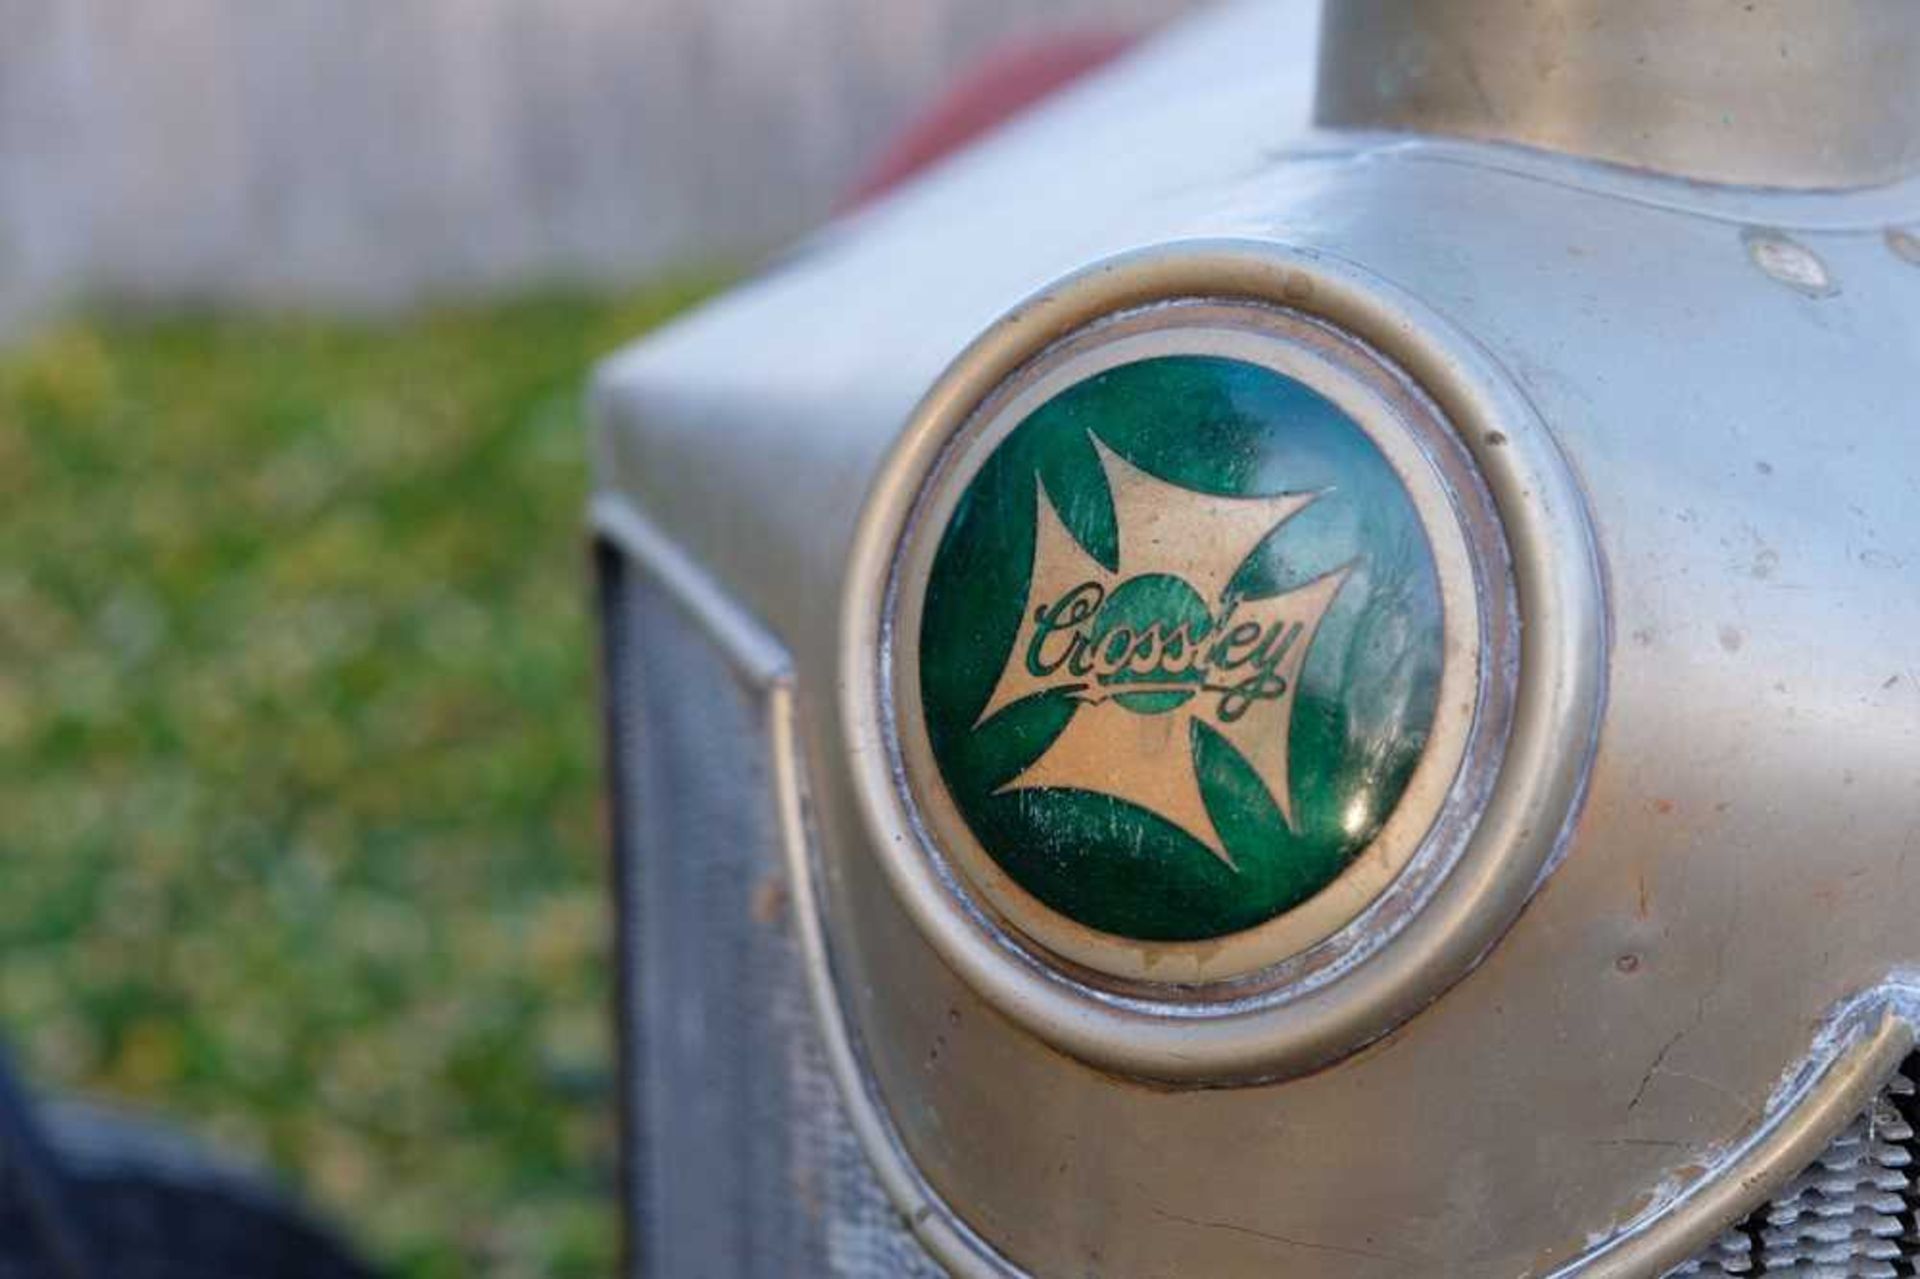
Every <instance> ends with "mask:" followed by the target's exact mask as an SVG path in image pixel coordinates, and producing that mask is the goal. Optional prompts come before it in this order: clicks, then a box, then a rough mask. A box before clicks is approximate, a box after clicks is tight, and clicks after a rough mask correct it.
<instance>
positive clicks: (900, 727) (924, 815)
mask: <svg viewBox="0 0 1920 1279" xmlns="http://www.w3.org/2000/svg"><path fill="white" fill-rule="evenodd" d="M1160 355H1217V356H1224V357H1227V358H1231V359H1235V360H1239V361H1243V362H1246V363H1251V364H1257V365H1259V366H1262V367H1265V368H1269V369H1271V370H1273V371H1275V372H1278V373H1281V374H1283V375H1285V376H1288V377H1291V378H1293V379H1295V380H1297V381H1300V382H1302V383H1304V384H1305V385H1307V386H1308V387H1310V388H1312V389H1313V390H1315V391H1318V392H1320V393H1321V394H1323V395H1325V396H1327V398H1329V399H1330V400H1332V401H1333V402H1334V403H1335V404H1336V405H1337V406H1338V407H1339V408H1340V409H1341V410H1342V411H1343V412H1345V413H1346V415H1347V416H1348V418H1349V419H1350V420H1351V421H1352V422H1353V423H1354V424H1355V426H1356V427H1357V428H1358V429H1360V430H1362V431H1363V432H1364V433H1365V434H1366V435H1367V436H1368V438H1370V439H1371V440H1373V442H1374V443H1375V445H1376V446H1377V447H1380V448H1381V449H1382V451H1383V452H1384V453H1386V454H1387V456H1388V460H1389V462H1390V464H1391V465H1392V466H1393V468H1394V470H1395V472H1396V474H1397V475H1398V476H1399V478H1400V480H1401V483H1402V485H1403V486H1404V487H1405V488H1406V490H1407V493H1408V496H1409V497H1410V498H1411V499H1412V501H1413V504H1414V506H1415V508H1416V509H1417V510H1418V512H1419V514H1420V517H1421V523H1422V525H1423V528H1424V529H1425V531H1426V533H1427V536H1428V539H1429V542H1430V544H1431V546H1432V549H1433V551H1434V554H1435V556H1436V558H1437V560H1438V561H1439V577H1440V585H1441V590H1442V594H1443V598H1444V612H1445V623H1444V626H1445V630H1444V634H1443V646H1444V658H1443V668H1444V674H1443V677H1442V685H1441V689H1440V693H1439V704H1438V707H1437V713H1436V721H1435V725H1434V729H1433V732H1432V735H1431V738H1430V740H1429V743H1428V745H1427V748H1426V750H1425V751H1424V752H1423V754H1422V757H1421V761H1420V764H1419V765H1418V767H1417V768H1416V770H1415V773H1414V776H1413V778H1412V780H1411V782H1410V784H1409V786H1408V788H1407V792H1406V794H1405V795H1403V796H1402V797H1401V798H1400V800H1399V801H1398V803H1396V805H1395V806H1394V808H1393V810H1392V813H1391V815H1390V816H1389V818H1388V820H1387V822H1386V825H1385V827H1384V828H1383V829H1382V830H1381V831H1380V832H1379V833H1378V834H1377V835H1376V836H1375V838H1374V839H1372V840H1371V841H1369V843H1368V844H1367V845H1366V846H1365V847H1364V848H1363V849H1362V850H1360V851H1359V852H1358V853H1357V854H1356V855H1355V857H1354V858H1353V860H1352V862H1351V863H1350V864H1349V865H1348V866H1347V867H1346V868H1345V869H1344V870H1342V871H1341V872H1340V874H1339V875H1337V876H1336V877H1335V878H1334V880H1333V881H1332V882H1331V883H1329V884H1328V885H1327V886H1325V887H1324V888H1322V889H1321V890H1320V891H1319V892H1317V893H1315V894H1314V895H1313V896H1312V897H1310V898H1309V899H1308V900H1306V901H1305V902H1302V903H1301V904H1299V905H1298V906H1295V907H1293V908H1292V909H1290V910H1286V911H1283V912H1282V913H1280V914H1279V915H1277V916H1276V917H1274V918H1272V919H1270V920H1268V921H1267V922H1265V923H1263V924H1260V925H1257V926H1255V927H1253V928H1250V929H1247V930H1244V931H1242V932H1237V933H1231V934H1228V935H1225V936H1221V937H1217V938H1209V939H1207V940H1203V941H1191V942H1153V943H1148V942H1141V941H1137V940H1134V939H1131V938H1126V937H1120V936H1116V935H1114V934H1110V933H1104V932H1100V931H1098V930H1096V929H1093V928H1090V927H1088V926H1086V925H1084V924H1081V923H1078V922H1076V921H1074V920H1072V919H1071V918H1068V917H1067V916H1065V915H1062V914H1061V913H1059V912H1057V911H1055V910H1054V909H1052V908H1051V907H1049V906H1047V905H1045V904H1044V903H1042V902H1040V901H1039V900H1038V899H1036V898H1034V897H1033V896H1032V895H1031V894H1030V893H1028V892H1027V891H1026V890H1024V889H1023V888H1022V887H1021V886H1020V885H1019V884H1018V883H1016V882H1014V880H1013V879H1012V877H1011V876H1009V875H1008V874H1007V873H1006V872H1005V871H1004V870H1002V869H1001V868H1000V866H999V865H998V863H997V862H996V861H995V860H994V859H993V857H992V856H991V855H990V854H989V853H988V852H987V851H986V849H985V848H984V847H983V846H982V845H981V843H980V840H979V839H978V837H977V836H976V835H975V834H974V832H973V830H972V829H971V827H970V826H969V825H968V823H967V821H966V820H965V818H964V817H962V815H961V814H960V811H959V809H958V807H957V805H956V803H955V801H954V798H953V796H952V794H951V792H950V791H949V789H948V788H947V786H946V784H945V782H944V780H943V779H942V778H941V775H940V768H939V764H938V761H937V760H936V758H935V755H934V751H933V747H932V743H931V741H930V740H929V738H928V735H927V729H926V723H925V716H924V713H923V708H922V704H921V701H920V695H919V689H918V687H917V683H918V681H917V673H918V670H919V636H920V630H921V614H922V606H923V604H924V595H923V593H922V592H921V590H919V589H917V588H919V587H921V586H924V584H925V583H926V581H927V579H928V576H929V575H930V573H931V570H932V563H933V557H934V554H935V552H936V550H937V548H938V545H939V542H940V538H941V536H942V533H943V532H944V530H945V528H946V525H947V522H948V520H949V519H950V518H951V516H952V513H953V511H954V509H955V508H956V507H957V505H958V504H959V502H960V500H961V498H962V496H963V494H964V493H965V491H966V488H967V486H968V485H969V484H970V483H971V482H972V480H973V478H974V476H975V475H977V474H978V471H979V468H980V466H981V465H982V464H984V462H985V461H986V460H987V458H988V457H989V456H991V454H992V452H993V450H994V449H995V448H997V447H998V446H999V444H1000V443H1001V442H1003V441H1004V440H1005V439H1006V437H1007V436H1008V435H1010V434H1011V433H1012V432H1013V431H1014V430H1015V429H1017V428H1018V426H1019V424H1020V423H1021V422H1022V421H1024V420H1025V418H1026V417H1027V415H1028V414H1029V413H1030V412H1031V411H1032V410H1033V409H1035V408H1037V407H1038V406H1039V405H1040V404H1042V403H1044V402H1045V401H1047V400H1048V399H1050V398H1051V397H1053V396H1054V395H1057V394H1059V393H1060V392H1062V391H1063V390H1065V389H1067V388H1068V387H1070V386H1072V385H1074V384H1076V383H1078V382H1080V381H1083V380H1085V379H1087V378H1090V377H1094V376H1097V375H1098V374H1099V373H1101V372H1104V371H1106V370H1108V369H1110V368H1114V367H1118V366H1119V365H1120V364H1123V363H1127V362H1130V361H1133V360H1136V359H1150V358H1154V357H1156V356H1160ZM1463 508H1464V509H1463ZM1469 526H1472V527H1473V528H1474V529H1476V530H1477V531H1478V532H1479V534H1480V537H1479V539H1478V540H1479V542H1480V545H1478V546H1475V545H1472V544H1471V543H1472V541H1473V540H1474V539H1473V538H1472V537H1471V536H1470V534H1469V531H1468V530H1469ZM1483 574H1485V575H1489V576H1494V577H1495V580H1492V581H1484V578H1483ZM1505 577H1506V572H1505V555H1504V547H1503V546H1501V545H1500V544H1499V540H1498V525H1497V521H1496V520H1495V518H1494V516H1493V513H1492V509H1491V499H1490V498H1488V497H1487V495H1486V494H1485V492H1484V491H1483V490H1482V489H1481V488H1480V485H1479V483H1478V478H1477V476H1475V475H1474V474H1473V473H1472V470H1471V465H1470V463H1468V461H1467V459H1466V457H1465V454H1464V451H1463V450H1462V449H1461V448H1460V447H1459V445H1458V444H1457V442H1455V441H1454V440H1453V439H1452V438H1451V433H1450V431H1449V429H1448V428H1447V426H1446V425H1445V423H1444V422H1443V421H1442V420H1441V419H1440V417H1439V413H1438V410H1437V409H1436V408H1435V407H1434V406H1433V404H1432V403H1431V402H1430V401H1428V400H1427V399H1426V398H1425V397H1424V396H1422V395H1420V393H1419V391H1418V388H1416V387H1414V386H1412V385H1411V384H1410V383H1408V382H1407V380H1406V379H1405V378H1404V377H1403V376H1401V375H1399V373H1398V371H1397V370H1395V369H1393V368H1392V367H1391V366H1389V365H1387V364H1385V363H1384V362H1383V361H1381V360H1379V358H1378V357H1377V356H1376V355H1374V353H1373V352H1371V351H1369V350H1367V349H1366V348H1365V347H1363V346H1362V345H1361V344H1359V343H1357V342H1355V341H1354V340H1353V339H1351V338H1349V337H1347V336H1346V335H1344V334H1341V333H1339V332H1338V331H1336V330H1333V329H1331V328H1328V327H1327V326H1326V325H1324V324H1322V323H1320V322H1317V321H1314V320H1311V319H1309V318H1308V317H1306V316H1304V315H1301V314H1300V313H1299V312H1297V311H1293V310H1291V309H1283V308H1280V307H1277V306H1274V305H1273V304H1271V303H1262V302H1256V301H1252V300H1249V299H1232V300H1210V299H1200V298H1190V299H1180V300H1170V301H1167V302H1164V303H1159V304H1155V305H1151V306H1147V307H1141V308H1136V309H1133V310H1130V311H1126V312H1122V313H1119V314H1115V315H1111V316H1108V317H1105V318H1103V319H1101V320H1097V321H1095V322H1093V323H1092V324H1089V325H1087V326H1085V327H1083V328H1081V329H1079V330H1077V331H1075V332H1074V333H1072V334H1070V335H1069V336H1067V337H1065V338H1063V339H1061V340H1060V341H1058V342H1056V343H1054V344H1052V345H1050V346H1049V347H1048V348H1047V349H1046V350H1045V351H1042V352H1040V353H1038V354H1037V355H1036V356H1035V357H1034V358H1033V359H1031V360H1029V361H1028V362H1027V363H1026V364H1024V365H1023V366H1022V367H1021V369H1020V370H1019V371H1017V372H1016V373H1015V374H1014V375H1013V376H1012V377H1011V378H1009V379H1008V380H1007V381H1006V382H1004V383H1002V384H1001V385H1000V386H999V387H997V388H995V390H994V392H993V393H992V394H991V395H989V396H988V397H987V398H986V400H984V401H983V402H982V403H981V404H980V405H979V406H978V407H977V408H976V409H975V410H974V411H973V412H972V413H970V414H969V415H968V417H967V420H966V421H965V422H964V423H962V424H961V425H960V427H959V429H958V431H957V432H956V434H955V436H954V438H953V439H952V440H951V442H950V443H949V444H948V445H947V447H946V448H945V449H944V450H943V451H942V456H941V458H940V460H939V462H938V463H937V464H936V465H935V466H934V467H933V468H932V470H931V471H930V472H929V473H928V474H927V475H926V476H925V477H924V479H923V481H922V486H921V491H920V493H919V494H918V495H917V498H916V501H915V504H914V508H913V510H912V512H911V513H910V515H909V518H908V522H907V526H906V529H905V532H904V534H903V538H902V542H901V547H900V553H899V555H898V557H897V559H896V563H895V566H894V571H893V575H892V581H891V582H890V584H889V588H888V595H887V598H888V601H889V604H888V615H887V616H886V617H885V618H884V619H883V621H882V627H883V630H882V639H881V645H880V649H879V654H880V659H881V662H882V665H883V668H884V669H883V674H882V679H883V682H885V683H886V684H887V685H888V691H887V696H888V705H889V708H890V710H891V712H892V718H893V720H894V722H893V723H891V724H888V725H885V726H883V728H884V730H885V736H886V745H887V749H888V750H889V753H890V755H891V756H892V762H893V764H894V767H895V768H896V770H897V772H898V774H899V776H900V778H901V781H902V784H903V786H904V787H905V789H906V791H907V793H908V799H909V802H910V803H911V805H912V807H913V810H914V816H915V818H916V819H917V820H916V826H917V827H918V828H919V830H920V831H921V832H922V833H923V835H924V837H925V840H924V842H925V843H926V845H927V851H928V854H929V855H930V856H932V857H934V858H936V859H937V860H939V861H941V862H942V863H944V865H943V869H944V870H945V872H946V873H947V878H948V880H949V882H950V884H951V885H952V887H953V890H954V891H955V892H956V893H957V894H959V895H961V896H963V897H966V898H968V899H970V900H968V901H967V902H966V905H967V906H968V907H969V908H970V909H972V910H974V911H975V912H976V913H978V914H979V915H980V916H981V917H982V919H983V920H984V921H985V922H986V923H987V924H988V925H989V926H992V927H996V928H998V929H1000V930H1001V931H1003V932H1004V933H1005V934H1007V936H1006V938H1005V940H1007V941H1008V942H1009V943H1010V944H1013V945H1018V946H1022V947H1023V948H1026V949H1028V950H1029V951H1030V952H1031V953H1032V956H1033V958H1034V959H1036V960H1037V961H1038V962H1040V963H1042V964H1054V965H1058V966H1059V967H1061V968H1062V969H1063V970H1064V971H1067V972H1071V973H1074V974H1075V975H1076V976H1077V977H1078V978H1079V979H1080V980H1083V981H1086V982H1088V983H1089V984H1091V985H1094V986H1097V987H1100V988H1102V989H1104V990H1106V991H1108V992H1109V993H1112V994H1114V995H1119V996H1127V997H1133V998H1137V999H1142V1000H1147V1001H1153V1000H1156V999H1168V998H1171V999H1173V1000H1175V1001H1176V1002H1180V1003H1191V1002H1195V1001H1196V1000H1199V999H1207V1000H1215V1001H1217V1000H1220V999H1224V998H1245V997H1247V996H1248V995H1251V994H1253V993H1255V992H1257V991H1260V990H1267V989H1274V988H1280V987H1285V986H1291V985H1296V984H1298V983H1299V982H1300V981H1301V980H1303V979H1304V978H1305V977H1307V976H1308V975H1310V974H1311V973H1312V972H1315V971H1321V970H1324V969H1326V968H1328V967H1331V966H1333V965H1335V964H1337V963H1339V962H1341V961H1342V960H1343V959H1345V958H1348V957H1350V956H1351V954H1352V953H1353V952H1354V950H1355V949H1356V948H1357V947H1360V946H1364V945H1365V943H1366V941H1367V939H1366V938H1364V937H1359V936H1353V937H1344V938H1341V939H1340V941H1338V942H1335V941H1333V939H1335V938H1336V937H1337V936H1338V935H1340V934H1341V933H1342V932H1343V930H1345V929H1347V927H1348V926H1349V925H1351V924H1353V923H1354V921H1355V920H1357V919H1359V918H1360V917H1361V916H1362V915H1364V914H1366V913H1368V912H1369V911H1370V910H1371V909H1373V908H1374V907H1375V906H1376V905H1377V904H1379V903H1380V902H1381V899H1382V898H1383V897H1385V896H1388V895H1390V894H1393V893H1394V892H1395V889H1396V884H1397V883H1398V881H1400V880H1401V879H1402V876H1403V873H1406V872H1409V871H1411V870H1413V863H1414V862H1415V861H1416V860H1419V861H1423V862H1425V863H1432V864H1430V865H1426V866H1423V867H1422V868H1421V869H1422V870H1424V871H1425V872H1426V873H1427V874H1439V873H1444V870H1445V863H1448V862H1450V861H1451V855H1452V854H1453V853H1455V852H1457V851H1458V845H1459V842H1460V841H1459V840H1458V839H1457V838H1456V839H1449V838H1448V835H1449V834H1450V833H1451V832H1447V831H1438V830H1437V829H1436V828H1437V827H1439V826H1440V825H1441V824H1442V823H1443V822H1445V823H1449V824H1451V825H1454V826H1458V825H1461V824H1462V823H1465V822H1470V821H1471V816H1472V814H1471V811H1470V804H1468V803H1466V802H1462V797H1459V796H1457V795H1456V794H1455V792H1456V789H1457V783H1458V781H1459V780H1460V778H1461V776H1462V774H1463V773H1471V774H1473V775H1479V774H1480V773H1484V772H1486V771H1487V770H1489V769H1490V768H1491V766H1492V765H1493V763H1495V762H1497V758H1498V753H1499V749H1500V746H1501V743H1502V742H1503V741H1504V738H1505V729H1506V719H1507V711H1508V710H1509V708H1510V698H1509V696H1508V695H1507V692H1506V691H1505V690H1501V689H1494V688H1492V687H1491V685H1492V684H1493V683H1495V682H1496V680H1497V679H1498V678H1499V673H1500V670H1501V668H1502V666H1503V665H1510V663H1503V662H1502V661H1501V658H1502V657H1503V656H1504V655H1505V654H1504V653H1503V650H1504V649H1505V648H1506V647H1507V645H1508V637H1509V635H1510V632H1511V630H1512V618H1511V613H1512V600H1511V590H1510V588H1509V587H1508V584H1507V583H1506V581H1505ZM1482 581H1484V589H1478V590H1477V589H1475V587H1476V584H1477V583H1479V582H1482ZM907 583H911V584H913V585H914V587H915V588H916V589H910V590H902V589H901V587H902V585H903V584H907ZM1488 605H1491V607H1487V606H1488ZM1489 614H1490V615H1489ZM1489 639H1490V640H1491V642H1486V641H1488V640H1489ZM1483 693H1487V694H1489V695H1488V696H1484V697H1483ZM1415 878H1416V879H1418V875H1416V876H1415ZM1399 887H1400V890H1401V891H1400V894H1399V895H1401V896H1407V895H1408V894H1417V891H1418V888H1419V884H1418V883H1417V882H1416V883H1408V884H1404V885H1400V886H1399ZM1330 942H1331V943H1332V944H1329V943H1330ZM1194 987H1206V988H1207V989H1206V990H1204V991H1199V990H1195V989H1192V988H1194ZM1170 988H1171V989H1170Z"/></svg>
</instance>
